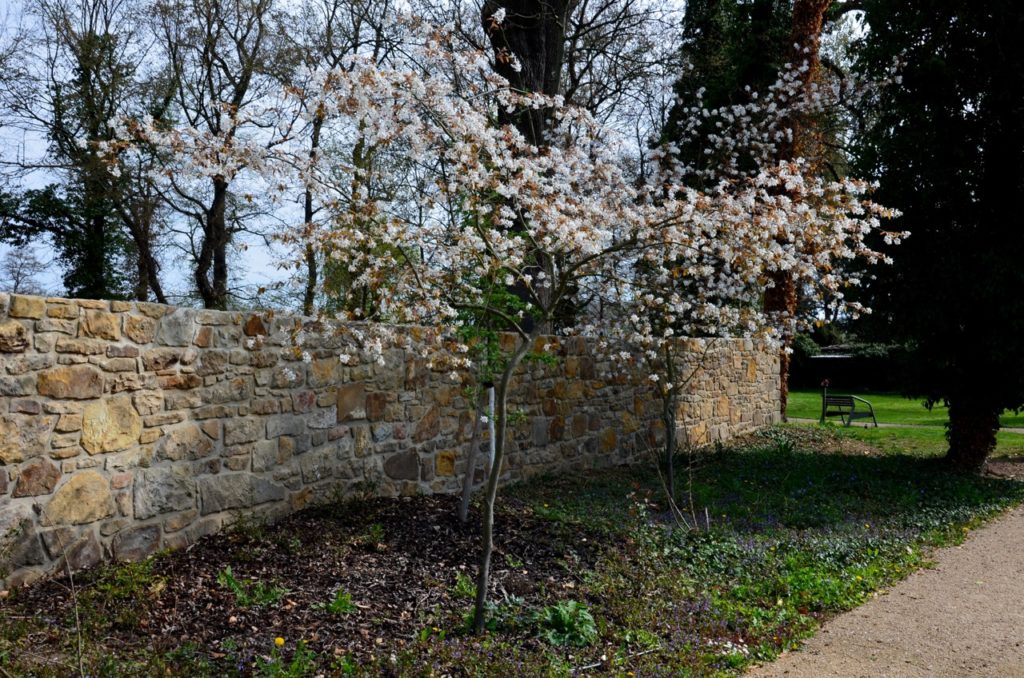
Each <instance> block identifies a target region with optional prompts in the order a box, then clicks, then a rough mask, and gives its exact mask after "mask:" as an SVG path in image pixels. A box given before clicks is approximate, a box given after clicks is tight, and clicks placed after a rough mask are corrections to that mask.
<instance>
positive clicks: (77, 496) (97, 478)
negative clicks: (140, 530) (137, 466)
mask: <svg viewBox="0 0 1024 678" xmlns="http://www.w3.org/2000/svg"><path fill="white" fill-rule="evenodd" d="M113 514H114V498H113V496H112V495H111V493H110V485H109V483H108V482H107V479H106V478H104V477H103V476H102V475H100V474H99V473H97V472H96V471H92V470H86V471H82V472H80V473H77V474H76V475H74V476H73V477H72V478H71V479H70V480H68V482H66V483H64V484H63V485H61V486H60V488H59V489H58V490H57V492H56V494H54V495H53V498H52V499H51V500H50V501H49V503H48V504H47V505H46V508H45V509H44V510H43V513H42V516H41V518H40V520H39V524H40V525H43V526H51V525H82V524H84V523H91V522H95V521H97V520H101V519H103V518H106V517H108V516H111V515H113Z"/></svg>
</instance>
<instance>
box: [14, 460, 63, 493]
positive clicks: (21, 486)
mask: <svg viewBox="0 0 1024 678" xmlns="http://www.w3.org/2000/svg"><path fill="white" fill-rule="evenodd" d="M4 475H6V473H5V474H4ZM60 478H61V472H60V469H59V468H57V467H56V466H54V465H53V464H51V463H50V462H49V461H47V460H46V459H36V460H34V461H32V462H31V463H29V464H27V465H26V466H24V467H22V469H21V472H20V473H19V474H18V482H17V484H16V485H15V486H14V492H12V493H11V496H12V497H38V496H39V495H43V494H50V493H51V492H53V488H54V487H56V486H57V482H58V481H59V480H60Z"/></svg>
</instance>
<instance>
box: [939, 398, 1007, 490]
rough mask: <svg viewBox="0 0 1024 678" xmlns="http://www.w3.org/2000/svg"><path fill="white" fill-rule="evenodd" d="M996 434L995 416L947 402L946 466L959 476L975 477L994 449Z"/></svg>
mask: <svg viewBox="0 0 1024 678" xmlns="http://www.w3.org/2000/svg"><path fill="white" fill-rule="evenodd" d="M998 431H999V413H998V412H993V411H990V410H989V411H986V410H985V408H984V407H970V406H968V405H965V404H964V403H963V402H961V401H960V400H950V402H949V424H948V431H947V434H946V435H947V438H948V439H949V451H947V452H946V457H945V462H946V464H947V465H948V466H949V467H950V468H951V469H953V470H954V471H957V472H958V473H977V472H978V471H980V470H981V467H982V466H984V465H985V460H986V459H987V458H988V455H989V454H990V453H991V452H992V450H994V449H995V447H996V433H997V432H998Z"/></svg>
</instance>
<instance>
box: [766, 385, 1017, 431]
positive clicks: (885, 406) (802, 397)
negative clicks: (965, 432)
mask: <svg viewBox="0 0 1024 678" xmlns="http://www.w3.org/2000/svg"><path fill="white" fill-rule="evenodd" d="M832 391H833V392H835V393H842V394H846V393H850V394H852V395H856V396H860V397H861V398H864V399H866V400H868V401H870V402H871V405H872V406H873V407H874V408H875V416H876V417H877V418H878V421H879V422H881V423H885V424H908V425H915V426H945V425H946V422H948V421H949V410H948V409H947V408H946V407H945V405H943V404H942V403H936V404H935V406H934V407H932V409H931V410H929V409H927V408H926V407H925V406H924V401H923V400H922V399H921V398H904V397H903V396H901V395H899V394H896V393H864V392H861V391H847V390H843V389H832ZM789 395H790V398H789V405H788V406H787V408H786V414H787V415H788V416H789V417H790V418H793V419H815V420H817V419H818V418H819V417H820V416H821V390H820V389H801V390H795V391H790V394H789ZM999 425H1000V426H1001V427H1003V428H1024V413H1014V412H1013V411H1011V410H1007V411H1005V412H1003V414H1002V415H1001V416H1000V417H999ZM1000 444H1002V440H1000Z"/></svg>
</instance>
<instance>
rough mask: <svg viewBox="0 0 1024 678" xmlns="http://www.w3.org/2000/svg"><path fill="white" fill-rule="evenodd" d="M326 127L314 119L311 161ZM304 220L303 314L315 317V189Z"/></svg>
mask: <svg viewBox="0 0 1024 678" xmlns="http://www.w3.org/2000/svg"><path fill="white" fill-rule="evenodd" d="M323 126H324V116H322V115H319V114H318V115H316V116H315V117H314V118H313V130H312V134H311V135H310V142H309V159H310V161H311V162H312V161H314V160H316V156H317V153H318V152H319V150H320V131H321V130H322V129H323ZM302 212H303V214H302V218H303V223H305V225H306V238H307V241H306V290H305V293H304V295H303V297H302V313H303V314H305V315H313V304H314V303H315V301H316V288H317V283H318V282H319V272H318V270H317V263H316V248H315V247H313V243H312V242H310V241H309V238H310V237H311V236H312V232H313V216H314V210H313V189H312V188H310V187H308V186H307V187H306V194H305V196H304V199H303V203H302Z"/></svg>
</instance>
